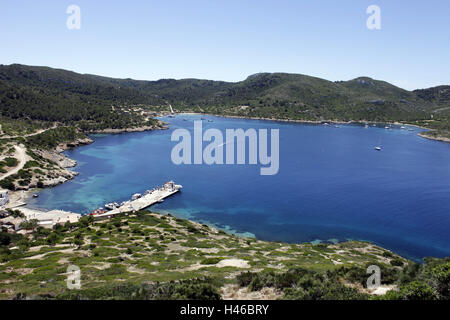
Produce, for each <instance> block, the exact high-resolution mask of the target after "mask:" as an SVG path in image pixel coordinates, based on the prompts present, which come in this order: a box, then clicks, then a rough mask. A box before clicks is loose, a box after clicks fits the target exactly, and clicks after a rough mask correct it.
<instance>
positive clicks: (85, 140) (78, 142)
mask: <svg viewBox="0 0 450 320" xmlns="http://www.w3.org/2000/svg"><path fill="white" fill-rule="evenodd" d="M183 114H185V115H210V116H217V117H223V118H238V119H251V120H266V121H281V122H294V123H306V124H321V123H325V122H328V123H335V124H364V123H369V124H381V123H383V122H369V121H336V120H328V121H327V120H320V121H319V120H293V119H276V118H262V117H245V116H231V115H215V114H205V113H195V112H186V113H177V115H183ZM162 116H167V114H164V115H158V117H162ZM160 122H161V123H164V122H163V121H160ZM386 123H389V122H386ZM165 124H167V123H165ZM392 124H395V125H402V123H399V122H393V123H392ZM408 125H409V124H408ZM411 126H415V127H420V126H417V125H411ZM420 128H423V127H420ZM164 129H168V127H167V126H164V127H159V126H157V127H156V128H155V127H153V126H151V127H138V128H124V129H108V130H101V131H96V132H91V133H90V134H95V133H104V134H122V133H130V132H144V131H152V130H164ZM423 129H426V128H423ZM418 135H419V136H421V134H418ZM424 138H429V137H426V136H424ZM430 139H431V138H430ZM433 140H438V139H433ZM93 142H95V140H94V139H92V138H90V137H88V138H83V139H78V140H76V141H75V142H71V143H65V144H62V145H59V146H58V147H57V150H55V151H56V152H57V153H59V154H60V155H62V156H63V157H65V158H67V159H68V160H70V161H73V163H74V164H73V165H72V166H71V167H74V166H76V161H75V160H73V159H70V158H68V157H67V156H65V155H63V154H62V153H63V152H64V151H66V150H69V149H73V148H76V147H79V146H83V145H88V144H91V143H93ZM447 142H450V139H449V141H447ZM66 168H67V167H66ZM74 173H75V175H74V176H73V177H72V178H71V179H73V178H75V176H76V175H77V174H78V173H76V172H74ZM71 179H66V180H65V181H61V182H60V183H58V184H62V183H64V182H66V181H68V180H71ZM55 185H56V184H55ZM46 187H51V186H46ZM35 190H37V189H36V188H30V189H29V190H28V191H27V197H26V198H25V199H24V201H25V202H27V200H28V199H29V198H30V197H31V196H32V192H33V191H35ZM18 192H22V191H18ZM22 206H23V205H22ZM25 206H26V204H25ZM30 208H31V207H30ZM31 209H36V208H31ZM38 210H40V211H54V210H53V209H45V210H43V209H38ZM190 221H192V220H190ZM224 231H226V232H227V233H230V230H224ZM231 234H233V232H231ZM236 235H237V236H239V237H245V236H242V235H239V234H236ZM258 240H259V239H258ZM306 243H308V242H306ZM370 243H372V244H375V243H374V242H370Z"/></svg>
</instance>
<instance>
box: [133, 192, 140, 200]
mask: <svg viewBox="0 0 450 320" xmlns="http://www.w3.org/2000/svg"><path fill="white" fill-rule="evenodd" d="M139 198H142V194H140V193H135V194H133V196H132V197H131V199H132V200H137V199H139Z"/></svg>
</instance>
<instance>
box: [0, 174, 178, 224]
mask: <svg viewBox="0 0 450 320" xmlns="http://www.w3.org/2000/svg"><path fill="white" fill-rule="evenodd" d="M182 188H183V186H182V185H179V184H175V183H174V182H173V181H169V182H166V183H164V184H163V186H162V187H160V188H154V189H151V190H147V191H145V193H144V194H140V193H136V194H134V195H132V197H131V199H130V200H128V201H124V202H122V203H120V204H118V203H108V204H106V205H105V208H99V209H97V210H95V211H93V212H91V213H89V214H88V215H89V216H93V217H94V219H98V220H101V219H109V218H112V217H114V216H115V215H117V214H121V213H129V212H135V211H139V210H143V209H146V208H148V207H150V206H152V205H154V204H156V203H160V202H163V201H164V199H165V198H167V197H170V196H172V195H173V194H175V193H177V192H179V191H180V190H181V189H182ZM5 194H6V193H5ZM9 209H12V210H17V211H20V212H21V214H23V218H14V219H13V218H12V215H11V214H10V213H9V214H8V211H6V210H5V211H4V212H3V211H2V212H3V216H2V217H1V219H0V225H4V226H5V227H8V230H10V231H11V232H19V233H24V232H26V230H22V228H21V224H22V223H23V222H25V221H32V220H35V221H37V225H38V226H42V227H45V228H50V229H51V228H53V227H54V226H55V225H58V224H60V225H62V224H65V223H67V222H69V223H76V222H78V221H79V220H80V218H81V217H82V215H81V214H79V213H73V212H68V211H62V210H51V211H44V210H39V209H32V208H27V207H26V206H25V203H20V204H19V205H18V206H11V207H9Z"/></svg>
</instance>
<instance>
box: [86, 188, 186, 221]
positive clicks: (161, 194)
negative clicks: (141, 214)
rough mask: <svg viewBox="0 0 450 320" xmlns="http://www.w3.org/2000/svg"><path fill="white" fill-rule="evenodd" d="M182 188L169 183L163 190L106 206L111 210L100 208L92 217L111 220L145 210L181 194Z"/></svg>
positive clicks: (149, 191) (154, 190)
mask: <svg viewBox="0 0 450 320" xmlns="http://www.w3.org/2000/svg"><path fill="white" fill-rule="evenodd" d="M182 188H183V186H182V185H179V184H175V183H174V182H173V181H169V182H166V183H164V185H163V186H162V187H161V188H155V189H152V190H147V191H146V192H145V193H144V194H143V195H142V194H139V193H136V194H134V195H133V196H132V198H131V200H129V201H125V202H122V203H121V204H117V203H109V204H106V205H105V208H107V209H110V210H103V208H100V209H99V210H96V212H95V211H94V212H93V213H91V214H90V215H92V216H94V218H97V219H101V218H110V217H113V216H115V215H117V214H120V213H127V212H134V211H139V210H143V209H146V208H148V207H150V206H152V205H154V204H155V203H160V202H163V201H164V199H165V198H167V197H170V196H171V195H173V194H175V193H177V192H179V191H180V190H181V189H182Z"/></svg>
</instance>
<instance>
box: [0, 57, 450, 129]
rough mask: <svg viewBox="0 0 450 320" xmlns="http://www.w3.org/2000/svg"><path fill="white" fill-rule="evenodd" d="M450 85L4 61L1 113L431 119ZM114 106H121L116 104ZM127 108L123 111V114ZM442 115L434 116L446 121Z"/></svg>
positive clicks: (65, 118) (123, 120) (113, 121)
mask: <svg viewBox="0 0 450 320" xmlns="http://www.w3.org/2000/svg"><path fill="white" fill-rule="evenodd" d="M449 101H450V99H449V89H448V87H445V86H441V87H436V88H430V89H424V90H415V91H407V90H404V89H401V88H398V87H396V86H394V85H392V84H389V83H387V82H384V81H379V80H374V79H371V78H367V77H360V78H356V79H353V80H349V81H337V82H332V81H328V80H324V79H320V78H315V77H310V76H306V75H301V74H287V73H259V74H255V75H252V76H249V77H248V78H247V79H245V80H244V81H240V82H236V83H231V82H223V81H211V80H199V79H182V80H174V79H162V80H158V81H139V80H132V79H113V78H107V77H101V76H95V75H82V74H77V73H74V72H70V71H65V70H59V69H52V68H48V67H30V66H24V65H9V66H5V65H1V66H0V115H1V116H2V117H3V118H7V119H23V118H26V119H31V120H39V121H59V122H62V123H72V122H80V121H87V122H91V123H95V124H96V125H99V126H101V127H103V128H106V127H114V128H116V127H126V126H127V125H129V124H130V123H137V122H139V117H138V116H136V115H134V114H133V113H128V112H123V108H126V107H129V106H136V105H141V106H142V105H143V106H148V107H153V108H156V107H163V108H165V110H168V105H169V104H171V105H172V106H173V107H174V108H176V109H177V110H180V111H186V110H193V111H200V112H208V113H215V114H227V115H239V116H249V117H267V118H280V119H298V120H343V121H349V120H368V121H405V122H414V121H417V120H429V119H430V118H431V115H432V114H434V113H435V110H442V111H440V112H439V114H437V117H438V118H439V119H441V118H442V117H444V120H445V121H444V122H445V123H447V120H448V119H447V118H446V115H447V113H446V112H445V111H446V110H448V109H446V108H447V107H449V105H450V104H449ZM113 107H114V108H113ZM118 114H120V117H118ZM439 119H435V120H439Z"/></svg>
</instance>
